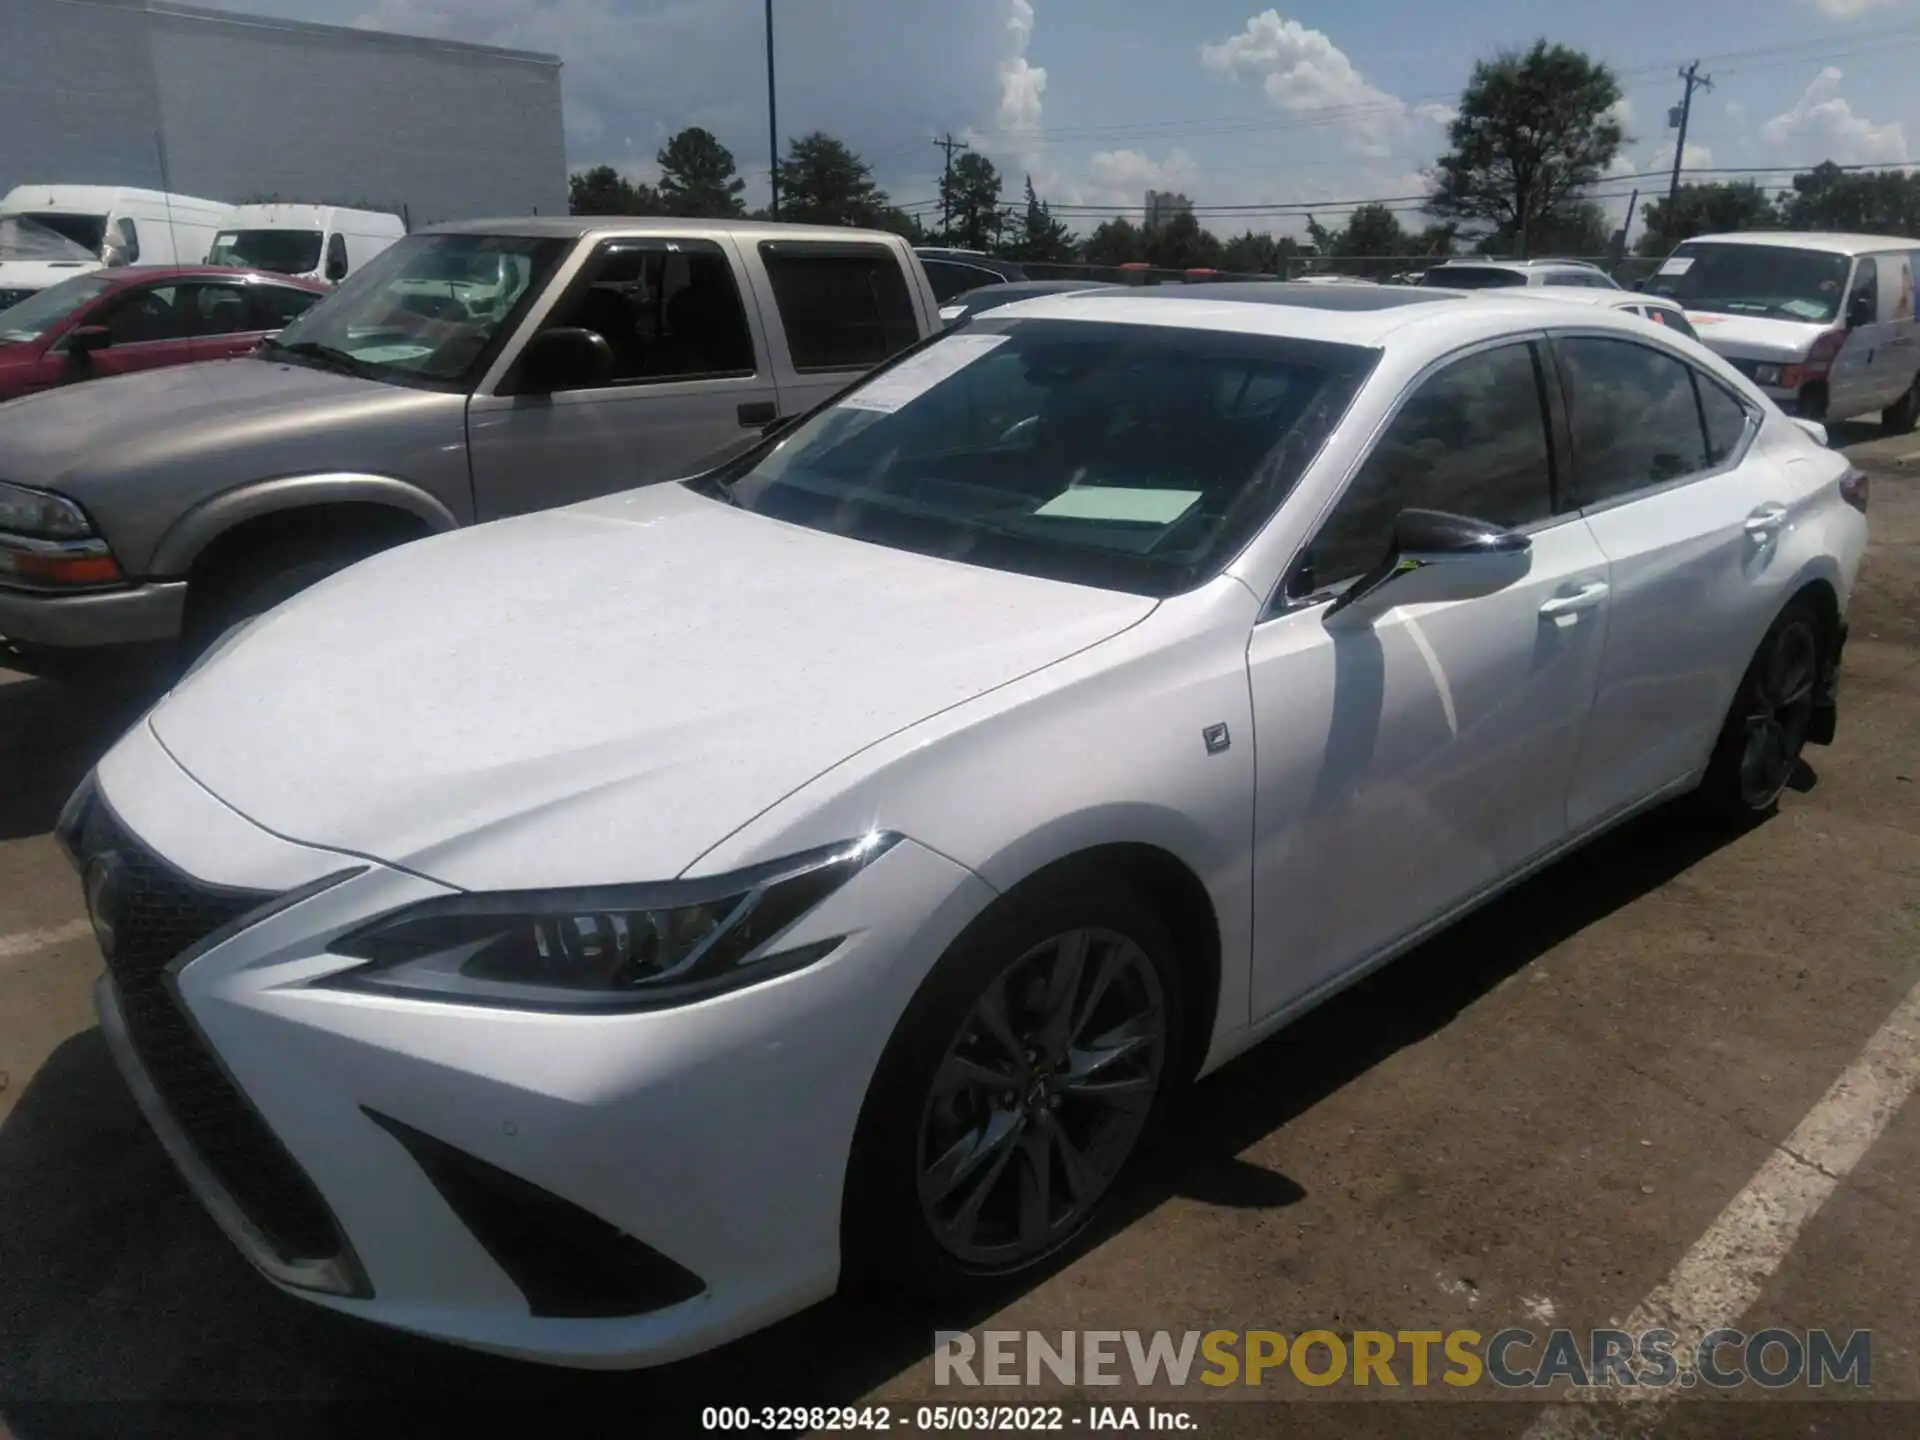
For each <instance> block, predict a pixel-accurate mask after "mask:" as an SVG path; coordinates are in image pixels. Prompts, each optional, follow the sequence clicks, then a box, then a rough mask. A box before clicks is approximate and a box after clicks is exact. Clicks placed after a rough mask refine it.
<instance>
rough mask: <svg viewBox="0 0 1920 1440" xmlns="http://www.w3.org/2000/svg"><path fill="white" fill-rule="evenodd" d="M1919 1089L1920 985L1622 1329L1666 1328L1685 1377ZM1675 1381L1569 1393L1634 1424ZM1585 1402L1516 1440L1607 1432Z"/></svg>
mask: <svg viewBox="0 0 1920 1440" xmlns="http://www.w3.org/2000/svg"><path fill="white" fill-rule="evenodd" d="M1916 1086H1920V985H1916V986H1914V988H1913V989H1912V990H1910V991H1909V992H1907V998H1906V999H1904V1000H1902V1001H1901V1002H1900V1004H1899V1005H1898V1006H1897V1007H1896V1008H1895V1010H1894V1012H1893V1014H1891V1015H1889V1016H1888V1017H1887V1021H1886V1023H1885V1024H1884V1025H1882V1026H1881V1027H1880V1028H1879V1029H1878V1030H1877V1031H1875V1032H1874V1035H1873V1038H1872V1039H1870V1040H1869V1041H1867V1043H1866V1046H1865V1048H1864V1049H1862V1050H1861V1052H1860V1054H1859V1055H1858V1056H1857V1057H1856V1058H1855V1059H1854V1062H1853V1063H1852V1064H1851V1065H1849V1066H1848V1067H1847V1068H1846V1069H1845V1070H1844V1071H1842V1072H1841V1075H1840V1078H1839V1079H1838V1080H1836V1081H1834V1082H1833V1085H1832V1086H1831V1087H1830V1088H1829V1089H1828V1091H1827V1093H1826V1094H1825V1095H1823V1096H1822V1097H1821V1098H1820V1103H1819V1104H1818V1105H1816V1106H1814V1107H1813V1109H1812V1110H1810V1111H1808V1112H1807V1116H1806V1118H1805V1119H1804V1120H1802V1121H1801V1122H1800V1123H1799V1125H1798V1126H1796V1127H1795V1128H1794V1132H1793V1133H1792V1134H1791V1135H1789V1136H1788V1137H1787V1138H1786V1140H1785V1142H1784V1143H1782V1144H1781V1145H1780V1147H1779V1148H1778V1149H1776V1150H1775V1151H1774V1152H1773V1153H1772V1154H1771V1155H1769V1156H1768V1157H1767V1161H1766V1163H1765V1164H1764V1165H1762V1166H1761V1167H1760V1171H1759V1173H1758V1174H1756V1175H1755V1176H1754V1177H1753V1179H1752V1180H1750V1181H1748V1182H1747V1187H1746V1189H1744V1190H1742V1191H1741V1192H1740V1193H1739V1194H1738V1195H1736V1196H1734V1197H1733V1200H1732V1202H1731V1203H1730V1204H1729V1205H1728V1206H1727V1208H1726V1209H1724V1210H1722V1211H1721V1212H1720V1216H1719V1218H1718V1219H1716V1220H1715V1221H1714V1222H1713V1224H1712V1225H1710V1226H1708V1227H1707V1233H1706V1234H1704V1235H1702V1236H1701V1237H1700V1239H1699V1240H1698V1241H1697V1242H1695V1244H1694V1247H1693V1248H1692V1249H1691V1250H1689V1251H1688V1252H1687V1253H1686V1255H1685V1256H1684V1257H1683V1258H1682V1259H1681V1261H1680V1263H1679V1264H1678V1265H1676V1266H1675V1267H1674V1268H1673V1270H1672V1272H1671V1273H1670V1274H1669V1275H1668V1276H1667V1278H1666V1279H1665V1280H1663V1281H1662V1282H1661V1283H1660V1284H1659V1285H1658V1286H1656V1287H1655V1288H1654V1290H1653V1293H1652V1294H1650V1295H1648V1296H1647V1298H1646V1299H1645V1300H1643V1301H1641V1302H1640V1305H1639V1308H1638V1309H1636V1310H1635V1311H1634V1312H1633V1314H1632V1315H1631V1316H1629V1317H1628V1318H1627V1321H1626V1323H1625V1324H1624V1325H1622V1326H1620V1327H1619V1328H1620V1329H1622V1330H1625V1331H1627V1332H1628V1333H1630V1334H1634V1335H1638V1334H1640V1333H1641V1332H1643V1331H1646V1330H1654V1329H1662V1328H1664V1329H1667V1330H1671V1331H1673V1332H1674V1334H1675V1335H1676V1336H1677V1337H1679V1338H1678V1341H1677V1343H1676V1344H1675V1345H1674V1347H1673V1356H1674V1359H1675V1360H1676V1361H1677V1362H1679V1365H1680V1369H1681V1371H1682V1373H1683V1374H1684V1373H1685V1372H1686V1371H1687V1370H1689V1369H1691V1368H1692V1367H1691V1365H1690V1364H1688V1363H1687V1361H1686V1360H1683V1359H1682V1358H1681V1357H1683V1356H1691V1355H1692V1354H1693V1353H1694V1350H1695V1347H1696V1346H1697V1345H1698V1344H1699V1342H1700V1341H1701V1339H1702V1338H1704V1337H1705V1335H1706V1334H1707V1332H1708V1331H1710V1330H1716V1329H1719V1328H1720V1327H1721V1326H1723V1325H1725V1326H1730V1325H1732V1324H1733V1323H1734V1322H1735V1321H1736V1320H1738V1319H1739V1318H1740V1317H1741V1316H1742V1315H1744V1314H1745V1313H1746V1312H1747V1310H1748V1309H1749V1308H1750V1307H1751V1306H1752V1305H1753V1302H1754V1301H1755V1300H1757V1299H1759V1298H1760V1292H1761V1290H1762V1289H1763V1288H1764V1287H1765V1285H1766V1283H1767V1281H1768V1280H1769V1279H1770V1278H1771V1277H1772V1276H1773V1273H1774V1272H1775V1271H1776V1270H1778V1269H1779V1268H1780V1262H1781V1261H1783V1260H1785V1259H1786V1257H1787V1255H1788V1253H1789V1252H1790V1251H1791V1250H1792V1249H1793V1246H1794V1242H1795V1241H1796V1240H1798V1239H1799V1238H1800V1232H1801V1231H1802V1230H1803V1229H1805V1228H1806V1224H1807V1222H1808V1221H1809V1220H1811V1219H1812V1218H1813V1217H1814V1216H1815V1215H1817V1214H1818V1213H1819V1211H1820V1207H1821V1206H1822V1205H1824V1204H1825V1203H1826V1201H1827V1197H1828V1196H1830V1195H1832V1194H1833V1192H1834V1191H1835V1190H1836V1189H1837V1188H1838V1187H1839V1184H1840V1182H1841V1181H1842V1180H1844V1179H1845V1178H1846V1177H1847V1174H1848V1172H1849V1171H1851V1170H1852V1169H1853V1167H1854V1166H1855V1165H1857V1164H1859V1163H1860V1157H1861V1156H1863V1155H1865V1154H1866V1153H1867V1150H1868V1149H1869V1148H1870V1147H1871V1146H1872V1144H1873V1142H1874V1141H1875V1140H1877V1139H1879V1138H1880V1132H1881V1131H1883V1130H1885V1129H1886V1128H1887V1124H1888V1122H1889V1121H1891V1120H1892V1119H1893V1117H1894V1115H1895V1114H1896V1113H1897V1112H1898V1111H1899V1109H1900V1107H1901V1105H1903V1104H1904V1103H1905V1102H1906V1100H1907V1097H1908V1096H1910V1095H1912V1094H1913V1092H1914V1089H1915V1087H1916ZM1680 1393H1682V1392H1681V1390H1680V1388H1679V1387H1678V1386H1665V1387H1662V1388H1660V1389H1655V1390H1646V1389H1642V1390H1636V1389H1628V1388H1622V1389H1617V1390H1601V1389H1595V1390H1584V1391H1574V1392H1572V1395H1573V1397H1574V1398H1575V1399H1576V1400H1578V1401H1581V1402H1592V1401H1595V1400H1605V1401H1627V1400H1637V1401H1638V1403H1637V1404H1636V1405H1635V1406H1634V1410H1635V1416H1634V1419H1635V1422H1636V1424H1635V1429H1636V1432H1637V1433H1644V1432H1645V1429H1646V1427H1647V1426H1648V1425H1650V1424H1651V1417H1650V1416H1649V1415H1648V1413H1647V1412H1648V1407H1649V1406H1656V1405H1660V1404H1661V1403H1662V1402H1665V1401H1670V1400H1672V1399H1674V1398H1675V1397H1676V1396H1677V1395H1679V1394H1680ZM1599 1421H1600V1415H1599V1414H1598V1413H1597V1412H1596V1410H1595V1407H1594V1406H1593V1405H1592V1404H1591V1403H1575V1404H1561V1405H1554V1406H1551V1407H1549V1408H1548V1409H1547V1410H1545V1411H1544V1412H1542V1413H1541V1415H1540V1416H1539V1417H1538V1418H1537V1419H1536V1420H1535V1421H1534V1423H1533V1424H1532V1425H1531V1426H1529V1427H1528V1428H1527V1431H1526V1433H1525V1435H1523V1436H1522V1437H1521V1440H1571V1437H1576V1436H1591V1435H1595V1434H1599V1433H1604V1432H1603V1430H1602V1427H1601V1425H1600V1423H1599Z"/></svg>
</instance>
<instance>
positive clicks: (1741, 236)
mask: <svg viewBox="0 0 1920 1440" xmlns="http://www.w3.org/2000/svg"><path fill="white" fill-rule="evenodd" d="M1680 243H1681V244H1683V245H1709V244H1711V245H1771V246H1777V247H1779V248H1781V249H1787V250H1827V251H1831V252H1832V253H1833V254H1835V255H1866V254H1872V253H1873V252H1874V251H1877V250H1920V240H1915V239H1913V238H1912V237H1911V236H1901V235H1855V234H1849V233H1847V232H1846V231H1842V230H1733V231H1728V232H1727V233H1725V234H1721V235H1695V236H1693V237H1692V238H1691V239H1689V240H1683V241H1681V242H1680Z"/></svg>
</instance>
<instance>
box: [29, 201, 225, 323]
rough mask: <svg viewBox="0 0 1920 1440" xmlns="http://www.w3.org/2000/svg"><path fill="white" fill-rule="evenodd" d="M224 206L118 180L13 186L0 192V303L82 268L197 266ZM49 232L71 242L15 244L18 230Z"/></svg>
mask: <svg viewBox="0 0 1920 1440" xmlns="http://www.w3.org/2000/svg"><path fill="white" fill-rule="evenodd" d="M227 208H228V207H227V205H226V203H225V202H224V201H219V200H202V199H199V198H196V197H195V196H192V195H170V194H166V193H163V192H162V191H159V190H135V189H130V188H128V187H126V186H123V185H16V186H14V188H13V189H11V190H9V191H8V192H7V193H6V195H5V196H4V197H0V308H4V307H6V306H8V305H17V304H19V303H20V301H22V300H24V299H26V298H27V296H29V295H31V294H33V293H34V292H35V291H37V290H44V289H46V288H47V287H48V286H49V285H57V284H58V283H59V282H60V281H62V280H65V279H68V278H70V277H71V276H73V275H76V274H79V273H81V272H83V271H86V270H97V269H101V268H107V269H112V268H115V267H118V266H121V265H140V264H146V265H198V264H199V263H200V262H201V261H202V260H204V259H205V258H206V254H207V246H208V245H209V244H211V243H212V241H213V232H214V225H215V224H216V223H217V222H218V220H219V218H220V216H221V215H222V214H224V213H225V212H226V210H227ZM9 222H25V223H24V224H11V225H10V223H9ZM28 226H30V227H31V231H30V232H29V231H27V227H28ZM47 231H52V232H54V233H55V234H58V235H60V236H61V237H63V238H64V239H66V240H67V241H68V242H70V244H71V245H72V247H73V249H72V250H71V251H69V252H65V253H61V254H55V255H46V254H38V253H34V251H35V250H44V248H45V247H44V245H40V246H35V247H32V248H23V246H22V245H21V243H20V237H21V234H22V233H23V232H25V233H29V234H31V235H37V236H38V237H39V238H40V239H41V240H44V238H45V232H47Z"/></svg>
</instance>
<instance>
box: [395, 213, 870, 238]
mask: <svg viewBox="0 0 1920 1440" xmlns="http://www.w3.org/2000/svg"><path fill="white" fill-rule="evenodd" d="M699 231H714V232H722V233H725V234H728V235H737V236H740V237H741V238H742V239H748V240H838V241H840V242H842V243H845V242H846V241H849V240H859V241H874V240H894V239H897V238H898V237H897V236H894V235H890V234H888V233H887V232H886V231H884V230H855V229H851V228H849V227H847V226H845V225H789V224H788V223H787V222H786V221H784V220H691V219H678V218H674V217H670V216H662V215H523V216H519V217H508V218H503V219H496V220H451V221H448V222H447V223H445V224H442V225H428V226H425V227H423V228H421V229H419V230H416V231H414V232H413V233H414V234H416V235H519V236H526V237H527V238H529V239H546V238H558V239H563V240H577V239H579V238H580V237H581V236H583V235H600V234H607V235H686V234H689V233H697V232H699Z"/></svg>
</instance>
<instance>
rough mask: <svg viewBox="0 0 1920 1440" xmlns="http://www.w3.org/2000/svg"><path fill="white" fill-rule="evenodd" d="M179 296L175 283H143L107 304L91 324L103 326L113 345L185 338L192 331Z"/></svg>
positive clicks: (188, 316) (189, 315)
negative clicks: (141, 285)
mask: <svg viewBox="0 0 1920 1440" xmlns="http://www.w3.org/2000/svg"><path fill="white" fill-rule="evenodd" d="M179 299H180V295H179V288H178V287H177V286H173V285H149V286H143V287H142V288H141V289H138V290H135V291H133V292H132V293H130V294H127V295H122V296H121V297H120V298H119V299H118V300H116V301H114V302H113V303H112V304H111V305H108V306H106V307H105V309H104V310H103V312H102V313H101V315H100V316H99V317H98V318H97V319H96V320H95V321H94V322H93V323H94V324H96V325H104V326H105V327H106V328H107V333H108V334H110V335H112V336H113V343H114V344H115V345H116V346H119V345H143V344H146V343H147V342H149V341H153V340H184V339H186V338H187V337H188V336H189V335H191V334H192V333H193V331H192V320H193V316H192V315H191V314H190V313H189V312H188V310H187V309H186V308H185V307H183V306H182V305H180V304H179Z"/></svg>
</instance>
